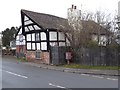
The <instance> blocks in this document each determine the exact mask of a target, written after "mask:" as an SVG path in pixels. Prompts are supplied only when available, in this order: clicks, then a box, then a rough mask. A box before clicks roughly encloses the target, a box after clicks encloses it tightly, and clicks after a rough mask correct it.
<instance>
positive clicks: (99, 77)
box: [92, 75, 104, 78]
mask: <svg viewBox="0 0 120 90" xmlns="http://www.w3.org/2000/svg"><path fill="white" fill-rule="evenodd" d="M92 77H96V78H104V77H100V76H95V75H93V76H92Z"/></svg>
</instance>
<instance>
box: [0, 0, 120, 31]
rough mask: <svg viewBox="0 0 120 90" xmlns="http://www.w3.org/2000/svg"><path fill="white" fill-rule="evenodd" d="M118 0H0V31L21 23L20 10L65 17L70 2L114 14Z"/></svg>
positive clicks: (91, 9)
mask: <svg viewBox="0 0 120 90" xmlns="http://www.w3.org/2000/svg"><path fill="white" fill-rule="evenodd" d="M118 1H119V0H1V1H0V32H1V31H3V30H5V29H6V28H11V27H12V26H14V27H16V26H18V27H19V26H20V25H21V15H20V10H21V9H26V10H30V11H35V12H40V13H46V14H51V15H55V16H59V17H63V18H67V9H68V8H70V7H71V5H72V4H74V5H76V6H77V9H82V10H84V11H85V10H86V11H91V12H95V11H96V10H101V11H105V12H109V13H111V14H114V13H115V11H117V10H118Z"/></svg>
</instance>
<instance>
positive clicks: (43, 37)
mask: <svg viewBox="0 0 120 90" xmlns="http://www.w3.org/2000/svg"><path fill="white" fill-rule="evenodd" d="M41 40H46V33H44V32H41Z"/></svg>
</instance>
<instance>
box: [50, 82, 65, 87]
mask: <svg viewBox="0 0 120 90" xmlns="http://www.w3.org/2000/svg"><path fill="white" fill-rule="evenodd" d="M49 85H50V86H53V87H57V88H66V87H63V86H59V85H55V84H52V83H49Z"/></svg>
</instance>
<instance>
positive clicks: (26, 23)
mask: <svg viewBox="0 0 120 90" xmlns="http://www.w3.org/2000/svg"><path fill="white" fill-rule="evenodd" d="M32 23H33V22H32V21H31V20H28V21H25V25H28V24H32Z"/></svg>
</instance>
